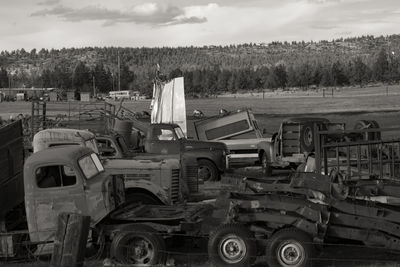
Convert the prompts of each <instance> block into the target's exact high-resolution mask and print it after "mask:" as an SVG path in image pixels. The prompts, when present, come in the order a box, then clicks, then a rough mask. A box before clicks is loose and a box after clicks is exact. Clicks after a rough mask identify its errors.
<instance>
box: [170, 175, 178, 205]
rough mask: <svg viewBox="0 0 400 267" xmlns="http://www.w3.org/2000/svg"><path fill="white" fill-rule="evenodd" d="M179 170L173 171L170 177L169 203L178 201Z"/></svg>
mask: <svg viewBox="0 0 400 267" xmlns="http://www.w3.org/2000/svg"><path fill="white" fill-rule="evenodd" d="M179 174H180V171H179V169H173V170H172V175H171V202H172V203H176V202H178V201H179V191H180V185H179Z"/></svg>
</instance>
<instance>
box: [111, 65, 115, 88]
mask: <svg viewBox="0 0 400 267" xmlns="http://www.w3.org/2000/svg"><path fill="white" fill-rule="evenodd" d="M111 77H112V90H113V91H115V88H114V83H115V81H114V70H113V72H112V73H111Z"/></svg>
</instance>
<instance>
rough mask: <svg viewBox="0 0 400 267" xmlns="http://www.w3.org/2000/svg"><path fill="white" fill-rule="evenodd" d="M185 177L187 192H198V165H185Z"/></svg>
mask: <svg viewBox="0 0 400 267" xmlns="http://www.w3.org/2000/svg"><path fill="white" fill-rule="evenodd" d="M185 178H186V181H187V185H188V188H189V193H197V192H199V182H198V166H197V164H196V165H189V164H187V165H186V168H185Z"/></svg>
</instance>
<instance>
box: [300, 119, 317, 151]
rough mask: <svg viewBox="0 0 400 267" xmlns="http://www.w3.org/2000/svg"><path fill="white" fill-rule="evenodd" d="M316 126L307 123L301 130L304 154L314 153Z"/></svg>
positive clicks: (301, 144)
mask: <svg viewBox="0 0 400 267" xmlns="http://www.w3.org/2000/svg"><path fill="white" fill-rule="evenodd" d="M314 139H315V137H314V124H313V123H306V124H304V125H303V127H301V129H300V146H301V151H302V152H313V151H314Z"/></svg>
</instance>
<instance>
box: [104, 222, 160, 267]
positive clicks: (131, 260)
mask: <svg viewBox="0 0 400 267" xmlns="http://www.w3.org/2000/svg"><path fill="white" fill-rule="evenodd" d="M111 256H112V257H114V258H115V259H116V260H117V261H118V262H120V263H122V264H129V265H133V266H153V265H156V264H163V263H164V261H165V242H164V239H162V238H161V237H160V236H159V235H158V234H157V232H156V231H155V230H154V229H153V228H151V227H149V226H147V225H135V226H132V227H131V228H129V229H124V230H123V231H121V232H119V233H118V234H117V235H116V236H115V237H114V239H113V240H112V243H111Z"/></svg>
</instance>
